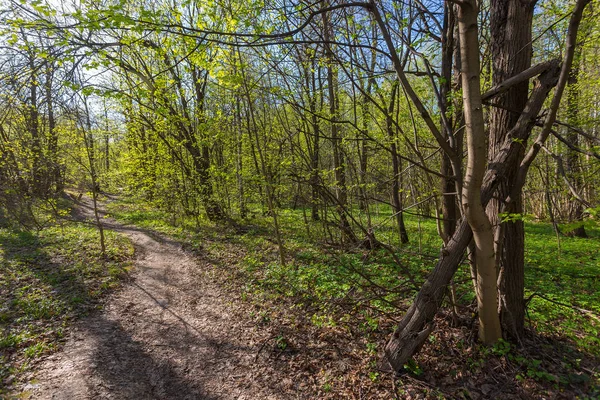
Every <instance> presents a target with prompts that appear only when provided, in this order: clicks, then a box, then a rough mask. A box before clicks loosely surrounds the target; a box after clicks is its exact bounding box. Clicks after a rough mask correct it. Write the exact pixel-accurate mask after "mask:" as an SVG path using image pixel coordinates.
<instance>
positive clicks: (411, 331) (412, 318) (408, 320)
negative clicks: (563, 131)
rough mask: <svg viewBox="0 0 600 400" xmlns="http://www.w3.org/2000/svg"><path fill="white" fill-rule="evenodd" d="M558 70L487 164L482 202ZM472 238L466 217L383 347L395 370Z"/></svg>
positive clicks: (418, 338) (422, 336) (511, 161)
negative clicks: (500, 148)
mask: <svg viewBox="0 0 600 400" xmlns="http://www.w3.org/2000/svg"><path fill="white" fill-rule="evenodd" d="M558 73H559V71H558V66H557V65H556V63H554V64H552V65H551V68H550V69H549V70H547V71H546V72H544V73H543V74H542V75H541V76H540V78H539V80H538V81H537V82H536V86H535V87H534V89H533V92H532V94H531V96H530V99H529V102H528V103H527V106H526V107H525V110H524V111H523V113H522V114H521V116H520V118H519V121H518V123H517V124H516V125H515V126H514V127H513V129H512V130H511V131H510V132H509V135H508V136H507V140H506V141H505V142H504V146H503V147H502V150H501V151H499V152H498V153H497V154H496V156H495V157H494V159H493V160H492V162H490V163H489V165H488V168H487V171H486V174H485V177H484V180H483V185H482V187H481V203H482V204H483V205H486V204H487V203H488V202H489V201H490V199H491V198H492V194H493V192H494V191H495V190H496V189H497V188H498V185H499V183H500V182H501V181H502V180H504V179H505V178H506V175H507V173H508V171H509V170H510V169H511V168H514V165H515V164H516V165H518V164H519V157H518V155H519V152H520V151H521V147H522V146H523V145H522V143H524V142H526V141H527V138H528V136H529V134H530V132H531V129H532V128H533V126H534V125H535V120H536V117H537V115H538V114H539V112H540V110H541V108H542V106H543V104H544V100H545V99H546V96H547V95H548V93H549V92H550V90H551V89H552V87H554V85H555V84H556V79H557V77H558ZM513 139H517V140H513ZM472 237H473V235H472V232H471V229H470V227H469V224H468V223H467V221H466V219H464V218H463V219H461V220H460V223H459V224H458V226H457V228H456V231H455V232H454V234H453V235H452V237H451V238H450V239H449V240H448V243H447V244H446V245H445V246H444V248H443V249H442V251H441V253H440V258H439V260H438V262H437V264H436V266H435V268H434V269H433V271H432V272H431V274H430V275H429V276H428V277H427V280H426V281H425V283H424V284H423V286H422V288H421V290H420V291H419V293H418V294H417V296H416V298H415V300H414V302H413V304H412V305H411V307H410V308H409V309H408V311H407V312H406V314H405V315H404V317H403V318H402V320H401V321H400V323H399V325H398V327H397V328H396V330H395V331H394V333H393V334H392V337H391V338H390V340H389V342H388V344H387V346H386V349H385V353H386V356H387V360H388V362H389V363H390V365H391V366H392V368H393V369H394V370H396V371H400V370H402V368H403V366H404V364H405V363H406V362H407V361H408V360H409V359H410V357H412V356H413V355H414V354H415V353H416V352H417V351H418V350H419V349H420V348H421V346H423V343H424V342H425V340H426V339H427V336H428V334H429V332H430V331H431V329H432V321H433V318H434V316H435V314H436V313H437V310H438V308H439V306H440V304H441V302H442V300H443V298H444V296H445V294H446V287H447V286H448V284H449V283H450V280H451V279H452V276H453V275H454V273H455V272H456V270H457V269H458V265H459V263H460V261H461V260H462V259H463V257H464V253H465V250H466V248H467V246H468V245H469V243H470V242H471V239H472Z"/></svg>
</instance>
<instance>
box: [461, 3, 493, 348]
mask: <svg viewBox="0 0 600 400" xmlns="http://www.w3.org/2000/svg"><path fill="white" fill-rule="evenodd" d="M477 15H478V7H477V3H476V0H470V1H464V2H462V3H461V5H460V7H459V12H458V26H459V32H460V54H461V66H462V74H461V75H462V87H463V105H464V115H465V124H466V127H465V132H466V134H467V169H466V175H465V180H464V186H463V193H462V204H463V209H464V213H465V216H466V218H467V221H468V222H469V226H470V227H471V230H472V231H473V239H474V241H475V247H476V250H475V262H476V266H477V285H476V292H477V293H476V294H477V306H478V307H477V308H478V310H479V338H480V339H481V341H482V342H483V343H484V344H488V345H489V344H493V343H495V342H496V341H497V340H498V339H500V338H501V337H502V332H501V329H500V319H499V317H498V289H497V287H496V262H495V253H494V233H493V230H492V225H491V223H490V221H489V219H488V217H487V215H486V213H485V210H484V208H483V206H482V204H481V191H480V189H481V184H482V182H483V177H484V174H485V165H486V161H487V148H486V137H485V125H484V121H483V104H482V99H481V89H480V85H481V81H480V77H479V41H478V37H477V35H478V30H477Z"/></svg>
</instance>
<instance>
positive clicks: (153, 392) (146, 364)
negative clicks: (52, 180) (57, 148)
mask: <svg viewBox="0 0 600 400" xmlns="http://www.w3.org/2000/svg"><path fill="white" fill-rule="evenodd" d="M84 200H85V199H84ZM90 207H91V205H90V203H89V201H85V202H84V203H83V205H82V206H81V207H80V208H79V210H78V212H79V213H80V214H81V215H80V217H81V216H82V217H86V218H88V219H90V218H91V217H92V215H93V214H92V212H91V208H90ZM103 221H104V223H105V224H106V226H107V228H108V229H114V230H117V231H119V232H122V233H124V234H126V235H127V236H129V238H130V239H131V240H132V242H133V244H134V246H135V249H136V260H135V264H134V270H133V272H132V273H131V280H130V281H129V282H126V283H125V284H124V286H123V287H122V288H121V289H120V290H119V291H118V292H116V293H114V294H113V295H112V296H111V297H110V298H109V299H108V300H107V302H106V304H105V306H104V308H103V309H102V310H101V311H98V312H95V313H93V314H91V315H90V316H88V317H86V318H84V319H83V320H81V321H79V322H77V323H76V324H75V326H74V327H73V329H72V331H71V334H70V336H69V338H68V340H67V342H66V343H65V346H64V348H63V349H62V350H61V351H60V352H58V353H56V354H54V355H52V356H50V357H48V358H47V359H46V360H45V361H44V362H43V363H42V365H41V366H40V368H39V369H38V371H39V372H38V373H37V375H36V378H35V380H33V381H32V382H33V383H31V384H29V385H27V386H26V390H25V392H24V393H23V395H29V396H31V397H29V398H32V399H78V400H79V399H279V398H285V399H290V398H302V397H304V396H301V395H299V394H298V393H297V392H295V391H291V392H290V391H288V393H284V392H285V391H286V390H285V389H283V388H282V387H281V386H280V385H279V384H277V383H276V382H275V383H274V382H273V381H272V379H270V378H269V377H267V376H261V375H262V374H261V373H260V372H259V373H258V374H257V371H261V366H260V365H258V366H257V365H256V363H257V362H258V363H261V362H263V363H265V364H267V363H268V360H261V359H258V360H256V358H257V357H256V355H257V351H259V349H260V345H261V341H263V340H264V337H262V336H264V333H261V332H259V331H258V330H257V329H256V327H255V324H254V323H253V322H252V321H251V320H250V318H249V317H248V318H246V320H244V318H240V312H239V310H238V309H235V307H233V304H232V302H234V301H235V299H233V298H232V297H231V296H230V294H228V293H227V292H226V291H224V290H223V289H221V288H220V287H219V286H218V285H217V284H216V282H215V281H214V280H212V279H210V277H209V276H208V274H207V273H206V270H209V269H210V267H209V264H210V260H206V259H203V258H202V257H200V258H197V257H194V256H192V255H190V254H188V253H186V252H185V251H184V250H182V248H181V245H179V244H178V243H176V242H173V241H170V240H168V239H165V238H161V237H158V236H157V235H155V234H153V233H150V232H146V231H144V230H141V229H138V228H136V227H131V226H123V225H120V224H118V223H116V222H115V221H112V220H110V219H104V220H103ZM269 369H270V368H269V366H268V365H265V366H264V368H262V370H263V371H264V372H265V374H266V375H268V370H269ZM294 392H295V394H294Z"/></svg>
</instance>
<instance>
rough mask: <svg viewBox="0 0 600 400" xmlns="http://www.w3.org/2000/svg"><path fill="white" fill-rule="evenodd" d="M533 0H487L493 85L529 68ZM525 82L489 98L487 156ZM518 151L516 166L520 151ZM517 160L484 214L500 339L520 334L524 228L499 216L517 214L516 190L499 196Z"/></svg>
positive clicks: (502, 136) (512, 116) (514, 112)
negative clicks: (490, 237)
mask: <svg viewBox="0 0 600 400" xmlns="http://www.w3.org/2000/svg"><path fill="white" fill-rule="evenodd" d="M535 3H536V1H523V0H508V1H507V0H492V2H491V18H490V29H491V32H490V33H491V35H490V37H491V43H490V45H491V54H492V60H493V65H492V84H493V85H494V87H495V88H497V87H500V86H501V85H502V83H503V82H509V83H510V79H511V78H514V77H515V76H518V75H519V74H520V73H522V72H523V71H526V70H528V68H529V67H530V66H531V54H532V49H531V26H532V19H533V9H534V5H535ZM528 90H529V80H528V79H524V80H522V81H520V82H519V83H517V84H513V85H511V86H510V87H509V88H508V90H506V91H504V92H503V93H501V94H499V95H498V96H496V97H495V98H494V101H493V103H494V105H497V106H496V107H493V108H492V109H491V110H490V120H489V127H490V141H489V154H490V158H493V157H494V156H495V155H496V154H497V153H498V152H499V151H500V149H501V148H502V146H503V144H504V141H505V140H506V137H507V134H508V132H509V131H510V130H511V129H512V127H513V126H514V125H515V124H516V123H517V121H518V119H519V115H520V113H521V112H522V111H523V109H524V108H525V105H526V103H527V97H528ZM522 149H523V150H522V151H520V152H519V154H518V158H519V164H520V161H521V160H522V159H523V156H524V149H525V147H524V146H523V147H522ZM517 173H518V164H515V165H514V166H513V168H512V169H510V170H509V171H508V176H507V177H506V178H507V179H506V180H505V181H503V182H501V183H500V186H499V188H498V192H497V196H495V198H494V199H492V200H491V201H490V204H489V205H488V207H487V212H488V216H489V218H490V220H491V222H492V224H493V225H494V227H495V231H496V232H495V243H494V244H495V247H496V249H495V250H496V268H497V269H498V271H499V277H500V279H499V285H500V287H499V290H500V300H501V304H500V306H501V309H500V315H501V322H502V330H503V332H504V335H505V336H506V337H512V338H514V339H518V338H519V337H520V336H521V335H522V334H523V329H524V321H525V304H524V299H523V297H524V265H525V264H524V257H525V243H524V241H525V231H524V226H523V221H522V220H511V221H510V222H504V223H502V222H501V218H500V216H499V214H500V213H501V212H509V213H516V214H522V213H523V204H522V203H523V201H522V194H521V193H520V192H519V193H518V195H517V196H516V197H515V198H514V199H513V202H512V203H511V204H510V207H507V204H506V203H505V200H504V199H506V198H507V197H508V196H509V195H510V193H511V191H512V190H513V189H512V187H513V184H514V181H515V176H516V174H517Z"/></svg>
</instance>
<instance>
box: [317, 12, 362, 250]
mask: <svg viewBox="0 0 600 400" xmlns="http://www.w3.org/2000/svg"><path fill="white" fill-rule="evenodd" d="M329 18H330V16H329V13H325V14H324V16H323V31H324V35H323V36H324V39H325V42H326V43H327V44H326V45H325V48H326V54H327V86H328V95H329V117H330V118H331V120H332V121H331V144H332V148H333V169H334V176H335V195H336V199H337V201H336V209H337V213H338V217H339V218H340V229H341V231H342V235H343V239H344V240H345V241H346V242H348V243H356V242H357V239H356V235H355V234H354V232H353V231H352V227H351V226H350V223H349V221H348V218H347V217H346V210H347V207H348V190H347V188H346V165H345V162H344V154H343V152H342V149H341V146H342V140H341V137H340V126H339V123H338V122H337V121H336V120H337V119H338V117H339V110H338V108H339V107H338V98H337V96H338V93H337V92H338V77H337V68H336V66H335V65H334V54H333V50H332V49H331V45H330V44H329V43H328V42H330V38H331V36H332V32H331V29H332V27H331V24H330V21H329Z"/></svg>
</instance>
